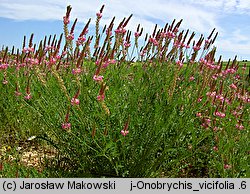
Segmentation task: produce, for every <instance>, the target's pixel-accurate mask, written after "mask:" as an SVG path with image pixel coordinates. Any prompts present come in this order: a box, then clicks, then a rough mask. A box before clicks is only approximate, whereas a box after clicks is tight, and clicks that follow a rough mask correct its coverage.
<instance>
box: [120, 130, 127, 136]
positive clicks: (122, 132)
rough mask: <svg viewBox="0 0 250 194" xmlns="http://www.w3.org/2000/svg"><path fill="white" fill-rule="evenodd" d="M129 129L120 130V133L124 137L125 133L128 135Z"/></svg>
mask: <svg viewBox="0 0 250 194" xmlns="http://www.w3.org/2000/svg"><path fill="white" fill-rule="evenodd" d="M128 133H129V131H127V130H121V134H122V135H123V136H124V137H125V136H126V135H128Z"/></svg>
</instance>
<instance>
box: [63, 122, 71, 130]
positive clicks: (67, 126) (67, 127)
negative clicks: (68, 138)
mask: <svg viewBox="0 0 250 194" xmlns="http://www.w3.org/2000/svg"><path fill="white" fill-rule="evenodd" d="M70 127H71V124H70V123H63V124H62V128H63V129H70Z"/></svg>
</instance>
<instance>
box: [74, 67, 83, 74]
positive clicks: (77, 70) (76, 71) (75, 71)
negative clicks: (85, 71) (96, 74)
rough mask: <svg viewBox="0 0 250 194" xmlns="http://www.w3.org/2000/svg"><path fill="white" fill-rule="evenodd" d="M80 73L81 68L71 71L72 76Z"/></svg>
mask: <svg viewBox="0 0 250 194" xmlns="http://www.w3.org/2000/svg"><path fill="white" fill-rule="evenodd" d="M81 72H82V70H81V68H76V69H73V70H72V74H73V75H77V74H80V73H81Z"/></svg>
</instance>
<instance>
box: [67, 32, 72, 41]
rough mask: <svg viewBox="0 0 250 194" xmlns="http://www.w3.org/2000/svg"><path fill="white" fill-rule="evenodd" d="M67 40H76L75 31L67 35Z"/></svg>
mask: <svg viewBox="0 0 250 194" xmlns="http://www.w3.org/2000/svg"><path fill="white" fill-rule="evenodd" d="M66 38H67V40H74V33H70V34H68V35H67V37H66Z"/></svg>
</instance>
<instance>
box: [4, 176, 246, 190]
mask: <svg viewBox="0 0 250 194" xmlns="http://www.w3.org/2000/svg"><path fill="white" fill-rule="evenodd" d="M249 187H250V185H249V179H230V178H229V179H224V178H222V179H204V178H201V179H194V178H191V179H179V178H177V179H167V178H165V179H164V178H155V179H152V178H150V179H147V178H141V179H139V178H131V179H130V178H126V179H123V178H120V179H119V178H116V179H110V178H82V179H81V178H76V179H65V178H63V179H52V178H50V179H22V178H20V179H4V178H3V179H0V193H1V194H4V193H6V194H7V193H18V194H22V193H25V194H28V193H36V194H40V193H41V194H47V193H51V194H52V193H53V194H54V193H60V194H61V193H136V194H137V193H139V194H140V193H152V192H154V194H156V193H171V194H172V193H183V194H189V193H211V192H216V193H225V194H230V193H235V192H236V193H237V194H238V193H249V191H250V189H249Z"/></svg>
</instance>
